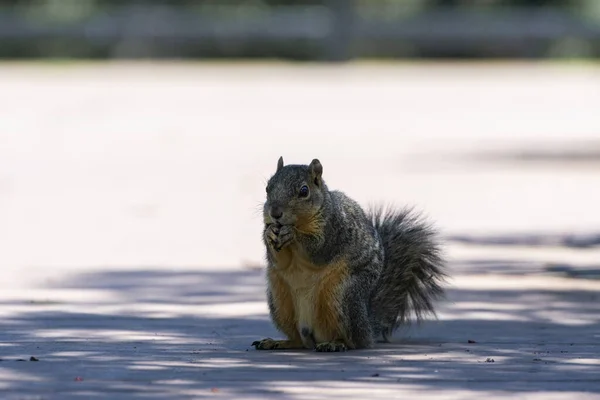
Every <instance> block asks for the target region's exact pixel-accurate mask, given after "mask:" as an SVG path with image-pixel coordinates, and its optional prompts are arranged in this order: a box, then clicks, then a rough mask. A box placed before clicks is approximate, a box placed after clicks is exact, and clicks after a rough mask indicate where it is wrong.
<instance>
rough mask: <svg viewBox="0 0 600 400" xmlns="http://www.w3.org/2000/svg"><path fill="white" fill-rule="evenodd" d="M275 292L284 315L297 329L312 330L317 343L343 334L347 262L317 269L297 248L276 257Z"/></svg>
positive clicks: (288, 249) (274, 270)
mask: <svg viewBox="0 0 600 400" xmlns="http://www.w3.org/2000/svg"><path fill="white" fill-rule="evenodd" d="M275 261H276V263H275V266H274V268H273V269H272V270H271V271H270V273H269V277H270V284H271V291H272V293H273V295H274V298H275V303H276V306H277V307H278V309H279V310H280V313H281V314H285V315H286V316H288V318H286V319H288V321H289V322H288V323H289V324H294V325H295V327H296V329H298V330H301V329H302V328H304V327H306V328H309V329H310V330H311V331H312V332H313V333H314V335H315V338H316V339H317V341H326V340H334V339H336V338H337V337H339V336H340V335H341V332H339V325H340V324H339V321H340V312H341V309H340V307H341V306H342V300H341V296H342V295H343V289H344V285H345V282H346V280H347V278H348V268H347V265H346V263H345V262H334V263H331V264H329V265H324V266H321V265H315V264H313V263H312V262H311V261H310V260H309V259H308V258H307V257H305V256H304V255H303V254H302V252H301V251H300V250H298V249H295V248H293V247H289V248H285V249H283V250H282V251H280V252H279V253H277V254H276V255H275Z"/></svg>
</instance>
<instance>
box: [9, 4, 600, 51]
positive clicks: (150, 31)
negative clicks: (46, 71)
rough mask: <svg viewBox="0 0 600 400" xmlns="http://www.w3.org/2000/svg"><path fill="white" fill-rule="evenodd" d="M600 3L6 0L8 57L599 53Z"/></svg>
mask: <svg viewBox="0 0 600 400" xmlns="http://www.w3.org/2000/svg"><path fill="white" fill-rule="evenodd" d="M599 55H600V0H564V1H560V0H323V1H317V0H313V1H308V0H303V1H297V0H229V1H224V0H220V1H218V0H169V1H167V0H162V1H161V0H0V57H2V58H36V57H53V58H56V57H58V58H63V57H66V58H72V57H73V58H262V57H268V58H287V59H295V60H329V61H343V60H349V59H353V58H365V57H369V58H390V57H395V58H397V57H402V58H413V57H422V58H423V57H428V58H440V57H452V58H479V57H482V58H484V57H485V58H490V57H493V58H499V57H504V58H555V57H561V58H565V57H567V58H570V57H577V58H595V57H598V56H599Z"/></svg>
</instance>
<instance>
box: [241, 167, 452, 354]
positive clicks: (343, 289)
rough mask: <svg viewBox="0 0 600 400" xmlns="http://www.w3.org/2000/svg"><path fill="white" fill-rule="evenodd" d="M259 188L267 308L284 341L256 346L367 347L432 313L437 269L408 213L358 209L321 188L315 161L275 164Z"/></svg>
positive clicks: (439, 278) (426, 233)
mask: <svg viewBox="0 0 600 400" xmlns="http://www.w3.org/2000/svg"><path fill="white" fill-rule="evenodd" d="M266 192H267V199H266V202H265V203H264V207H263V217H264V224H265V225H264V231H263V243H264V245H265V247H266V259H267V264H268V266H267V271H266V275H267V283H268V285H267V302H268V307H269V312H270V316H271V319H272V321H273V323H274V325H275V326H276V328H277V329H278V330H279V331H281V332H282V333H283V334H285V335H286V336H287V339H286V340H274V339H271V338H266V339H263V340H258V341H255V342H254V343H252V346H254V347H255V348H256V349H257V350H271V349H301V348H309V349H315V350H316V351H346V350H348V349H360V348H370V347H373V345H374V343H375V341H376V340H377V339H378V338H379V337H383V339H384V341H389V337H390V335H391V334H392V333H393V331H394V330H395V329H396V328H398V326H400V324H402V323H405V322H407V321H408V319H409V317H410V315H411V314H412V313H414V315H415V316H416V317H417V319H418V320H421V319H422V318H423V316H425V315H426V314H433V315H435V311H434V306H433V301H434V300H436V299H438V298H440V297H441V296H443V294H444V289H443V287H442V284H443V282H444V280H445V278H446V273H445V271H444V268H445V265H444V261H443V259H442V256H441V253H440V249H439V246H438V244H437V243H436V242H435V240H434V236H435V231H434V230H433V229H432V228H431V227H430V226H429V225H428V224H426V223H425V222H423V220H422V219H421V218H420V217H419V216H418V215H416V214H415V213H414V212H413V211H412V210H410V209H404V210H398V211H393V210H391V211H390V210H388V211H386V210H384V209H382V208H381V207H379V208H376V209H374V210H371V211H369V213H368V214H367V213H365V212H364V211H363V209H362V208H361V207H360V206H359V205H358V203H357V202H355V201H354V200H352V199H350V198H349V197H347V196H346V195H345V194H344V193H342V192H340V191H333V190H332V191H330V190H329V189H328V188H327V185H326V184H325V181H324V180H323V166H322V165H321V163H320V162H319V160H317V159H314V160H312V162H311V163H310V165H287V166H284V164H283V158H282V157H281V158H279V161H278V163H277V171H276V172H275V174H274V175H273V176H272V177H271V178H270V179H269V181H268V183H267V187H266Z"/></svg>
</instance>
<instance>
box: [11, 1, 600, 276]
mask: <svg viewBox="0 0 600 400" xmlns="http://www.w3.org/2000/svg"><path fill="white" fill-rule="evenodd" d="M599 55H600V1H597V0H565V1H559V0H478V1H473V0H471V1H469V0H369V1H364V0H354V1H351V0H327V1H317V0H311V1H291V0H288V1H279V0H248V1H214V0H212V1H211V0H193V1H192V0H174V1H157V0H119V1H116V0H1V1H0V57H1V59H2V60H3V61H2V62H1V63H0V93H1V94H0V205H1V206H2V207H1V208H0V218H1V219H0V235H1V236H0V238H1V239H2V242H3V243H4V249H3V251H2V252H1V255H0V261H2V264H3V265H7V266H11V267H15V268H16V266H29V267H32V266H37V267H40V268H45V267H47V266H50V265H60V266H67V265H72V266H83V265H98V264H100V265H141V264H144V265H146V264H156V265H184V264H185V265H206V266H215V265H224V266H232V265H245V264H250V265H259V264H261V263H262V251H263V250H262V245H261V243H260V240H259V239H260V230H261V221H260V220H261V218H260V204H261V202H262V201H263V194H264V182H265V180H266V179H267V178H268V177H269V175H270V174H271V173H272V171H273V168H274V166H275V163H276V160H277V158H278V157H279V156H280V155H283V156H284V159H285V160H286V162H293V163H299V162H302V163H308V162H310V160H311V159H312V158H314V157H319V158H320V159H321V160H322V162H323V164H324V166H325V171H326V175H327V176H328V177H329V179H330V181H331V184H332V185H333V186H334V187H336V188H341V189H344V190H346V191H347V192H348V193H349V194H350V195H352V196H353V197H355V198H357V199H358V200H359V201H361V202H362V203H363V204H365V205H367V204H368V203H376V202H389V203H399V204H401V205H404V204H415V205H417V206H418V207H420V208H422V209H423V210H425V211H426V212H428V213H429V215H430V216H431V218H432V219H433V220H435V221H436V222H437V223H438V224H439V226H440V228H441V230H442V231H443V232H444V234H445V235H446V236H447V237H448V238H454V239H453V243H455V244H456V243H462V245H464V244H465V243H467V242H468V241H470V243H471V244H473V243H479V244H481V243H482V241H483V242H486V243H488V242H489V241H490V240H491V241H492V242H493V241H496V242H498V241H500V242H501V243H506V242H510V243H513V244H515V243H516V244H519V245H524V244H528V245H531V244H533V243H538V244H539V243H555V244H556V243H563V242H565V241H569V240H575V241H577V240H583V241H584V242H585V241H587V242H585V243H595V241H597V235H596V233H597V227H598V224H600V213H599V212H598V207H597V205H598V204H600V193H599V189H597V188H598V186H599V185H598V178H599V175H598V170H599V167H600V164H599V156H600V121H599V116H598V115H599V111H598V110H600V97H599V96H600V94H599V93H600V90H599V89H600V85H599V69H598V64H597V59H598V56H599ZM232 227H234V228H233V229H232ZM457 235H459V236H460V235H462V236H460V238H461V239H460V240H459V239H457V238H458V236H457ZM465 235H466V236H465ZM474 235H475V236H476V237H475V236H474ZM477 235H479V236H477ZM481 235H504V236H500V237H497V236H494V238H492V239H490V238H488V237H487V236H485V238H484V237H482V236H481ZM522 235H526V236H525V237H523V236H522ZM527 235H528V236H527ZM540 235H541V236H540ZM573 237H576V238H584V239H572V238H573ZM590 241H591V242H590ZM578 243H579V242H578ZM451 248H452V249H454V248H457V247H456V246H455V247H451ZM578 254H580V253H578Z"/></svg>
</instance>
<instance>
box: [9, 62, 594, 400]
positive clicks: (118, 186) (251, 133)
mask: <svg viewBox="0 0 600 400" xmlns="http://www.w3.org/2000/svg"><path fill="white" fill-rule="evenodd" d="M599 73H600V69H598V68H597V67H594V66H563V67H559V66H550V67H544V66H534V65H490V66H486V65H480V66H461V65H453V66H443V65H434V66H427V65H413V64H407V65H387V66H386V65H384V66H377V65H351V66H345V67H340V68H337V67H317V66H304V67H294V66H282V65H267V66H265V65H261V66H247V65H246V66H243V65H240V66H228V65H223V66H221V65H218V64H217V65H194V64H192V65H184V64H175V65H151V64H112V65H111V64H109V65H93V64H92V65H83V66H81V65H70V66H69V65H67V66H56V65H54V66H53V65H46V66H40V65H37V66H36V65H21V64H7V65H3V66H1V67H0V88H1V92H2V95H0V243H1V251H0V302H1V303H2V306H1V307H0V316H1V319H0V321H1V322H0V359H1V360H2V361H0V397H1V398H7V399H34V398H35V399H68V398H96V397H98V398H111V399H113V398H115V399H120V398H161V399H162V398H190V399H191V398H204V397H217V398H247V399H250V398H283V399H316V398H340V399H341V398H344V399H347V398H361V399H362V398H381V399H389V398H414V397H417V396H418V397H421V398H434V399H471V398H481V397H486V398H508V397H511V398H520V399H572V398H577V399H579V398H581V399H586V398H590V399H591V398H600V374H599V371H600V317H599V316H600V313H599V311H600V301H599V298H598V296H599V293H600V280H598V277H599V276H600V247H599V243H598V240H597V237H598V233H599V232H600V231H599V230H598V226H600V211H599V209H598V204H600V189H599V188H600V185H598V182H600V179H599V178H600V134H599V132H600V118H598V112H597V110H598V105H600V90H599V89H600V74H599ZM279 155H283V156H284V158H285V159H286V161H288V162H309V161H310V159H312V158H313V157H319V158H320V159H321V161H322V162H323V165H324V169H325V172H324V174H325V177H326V179H328V181H329V184H330V186H332V187H334V188H340V189H343V190H345V191H346V192H347V193H348V194H350V195H352V196H353V197H355V198H356V199H357V200H359V201H360V202H361V203H363V204H365V205H366V204H369V203H374V202H380V201H381V202H393V203H398V204H417V205H418V207H419V208H421V209H424V210H425V211H426V212H427V214H428V215H429V216H430V218H432V219H433V220H434V221H436V223H437V225H438V226H439V227H440V228H441V230H442V233H443V235H444V237H445V238H446V250H447V255H448V258H449V261H450V271H451V273H452V276H453V278H452V280H451V281H450V282H449V297H448V301H447V302H445V303H443V304H441V305H440V318H439V320H438V321H429V322H426V323H425V324H423V325H422V326H420V327H417V326H414V327H411V328H410V329H407V330H405V331H402V332H398V334H396V341H395V343H393V344H386V345H383V344H381V345H379V346H378V347H377V348H376V349H373V350H369V351H360V352H349V353H346V354H316V353H313V352H309V351H305V352H277V353H272V352H257V351H254V350H253V349H252V348H250V346H249V344H250V343H252V341H253V340H256V339H258V338H262V337H265V336H276V335H277V332H275V330H274V329H273V327H272V326H271V324H270V322H269V321H268V316H267V309H266V304H265V301H264V283H263V280H262V271H261V269H260V266H261V262H262V259H261V258H262V248H261V244H260V240H259V235H260V209H259V207H260V202H261V201H262V195H263V192H264V189H263V183H264V179H266V178H267V177H268V175H269V174H270V173H271V171H272V169H273V168H274V167H275V165H276V161H277V157H278V156H279ZM469 341H472V342H475V343H470V342H469ZM30 357H35V358H36V359H38V360H39V361H29V360H30ZM19 360H25V361H19Z"/></svg>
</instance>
